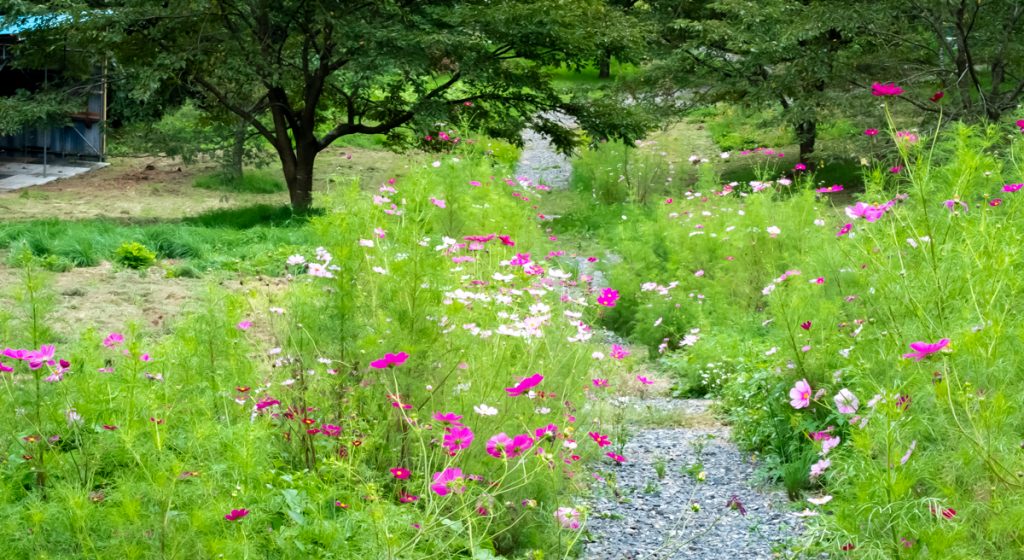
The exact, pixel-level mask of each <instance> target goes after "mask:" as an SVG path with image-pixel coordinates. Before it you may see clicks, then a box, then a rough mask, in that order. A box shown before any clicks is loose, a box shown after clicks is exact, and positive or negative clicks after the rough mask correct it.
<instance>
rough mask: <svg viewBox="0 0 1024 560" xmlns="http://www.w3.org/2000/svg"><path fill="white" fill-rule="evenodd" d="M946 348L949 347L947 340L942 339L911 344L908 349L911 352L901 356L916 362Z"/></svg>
mask: <svg viewBox="0 0 1024 560" xmlns="http://www.w3.org/2000/svg"><path fill="white" fill-rule="evenodd" d="M946 346H949V339H948V338H943V339H942V340H940V341H938V342H911V343H910V349H911V350H913V352H908V353H906V354H904V355H903V357H904V358H912V359H913V360H914V361H916V362H920V361H921V360H923V359H925V358H927V357H928V356H931V355H932V354H934V353H936V352H938V351H939V350H942V349H943V348H945V347H946Z"/></svg>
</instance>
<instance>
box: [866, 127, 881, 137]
mask: <svg viewBox="0 0 1024 560" xmlns="http://www.w3.org/2000/svg"><path fill="white" fill-rule="evenodd" d="M864 136H878V129H877V128H866V129H864Z"/></svg>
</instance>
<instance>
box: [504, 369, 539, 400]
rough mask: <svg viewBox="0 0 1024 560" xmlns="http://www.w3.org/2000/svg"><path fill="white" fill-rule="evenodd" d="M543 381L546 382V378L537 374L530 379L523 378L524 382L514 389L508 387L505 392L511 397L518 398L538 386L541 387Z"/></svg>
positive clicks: (516, 385) (517, 384)
mask: <svg viewBox="0 0 1024 560" xmlns="http://www.w3.org/2000/svg"><path fill="white" fill-rule="evenodd" d="M541 381H544V376H543V375H541V374H539V373H535V374H533V375H531V376H529V377H526V378H523V380H522V381H520V382H519V383H516V384H515V385H514V386H512V387H506V388H505V392H506V393H508V396H510V397H518V396H519V395H522V394H523V393H525V392H527V391H529V390H530V389H533V388H534V387H536V386H537V385H540V382H541Z"/></svg>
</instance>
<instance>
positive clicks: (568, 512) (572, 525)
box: [555, 507, 581, 531]
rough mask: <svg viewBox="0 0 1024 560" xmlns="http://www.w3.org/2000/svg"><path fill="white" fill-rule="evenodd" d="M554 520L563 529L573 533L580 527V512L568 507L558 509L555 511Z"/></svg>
mask: <svg viewBox="0 0 1024 560" xmlns="http://www.w3.org/2000/svg"><path fill="white" fill-rule="evenodd" d="M555 520H556V521H558V524H559V525H560V526H561V527H562V528H563V529H569V530H572V531H575V530H577V529H579V528H580V527H581V524H580V512H579V511H578V510H576V509H574V508H570V507H560V508H558V509H556V510H555Z"/></svg>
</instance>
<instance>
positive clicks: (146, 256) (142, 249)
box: [113, 241, 156, 270]
mask: <svg viewBox="0 0 1024 560" xmlns="http://www.w3.org/2000/svg"><path fill="white" fill-rule="evenodd" d="M113 260H114V262H115V263H117V264H119V265H121V266H124V267H127V268H131V269H134V270H140V269H143V268H149V267H150V266H152V265H153V263H154V262H156V253H154V252H153V251H150V250H149V249H148V248H147V247H146V246H145V245H143V244H141V243H138V242H136V241H132V242H129V243H123V244H121V246H120V247H118V248H117V250H115V251H114V256H113Z"/></svg>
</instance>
